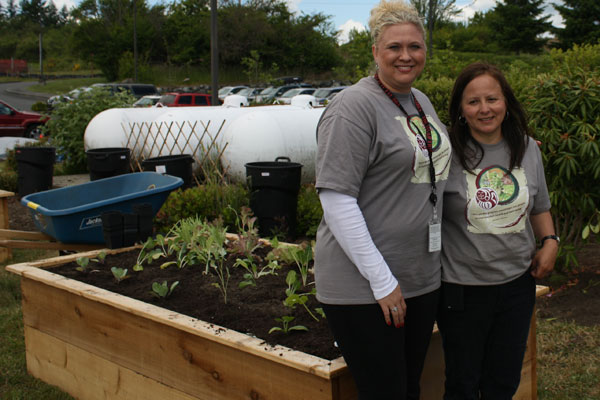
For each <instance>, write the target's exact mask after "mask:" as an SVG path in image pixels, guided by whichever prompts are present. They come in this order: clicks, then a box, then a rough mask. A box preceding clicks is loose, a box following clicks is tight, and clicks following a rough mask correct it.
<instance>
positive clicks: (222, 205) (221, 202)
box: [155, 183, 248, 233]
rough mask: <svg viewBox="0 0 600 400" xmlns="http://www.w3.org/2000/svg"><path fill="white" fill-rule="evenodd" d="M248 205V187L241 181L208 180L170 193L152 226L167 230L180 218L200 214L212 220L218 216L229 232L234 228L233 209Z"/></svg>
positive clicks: (234, 210)
mask: <svg viewBox="0 0 600 400" xmlns="http://www.w3.org/2000/svg"><path fill="white" fill-rule="evenodd" d="M247 205H248V190H247V189H246V188H245V187H244V186H243V185H241V184H227V185H225V184H223V185H222V184H216V183H214V184H213V183H209V184H205V185H202V186H198V187H193V188H190V189H187V190H177V191H174V192H172V193H171V194H170V195H169V197H168V198H167V201H166V202H165V204H164V205H163V206H162V207H161V209H160V211H159V212H158V213H157V215H156V219H155V226H156V227H157V229H158V230H159V231H160V232H163V233H166V232H167V231H168V230H169V229H170V228H171V227H172V226H173V225H174V224H175V223H177V221H179V220H180V219H185V218H190V217H196V216H198V217H201V218H205V219H206V220H207V221H213V220H215V219H217V218H218V217H219V216H221V217H222V218H223V224H224V225H225V226H227V228H228V230H229V231H230V232H234V231H235V229H236V216H237V215H236V212H239V210H240V209H241V208H242V206H247Z"/></svg>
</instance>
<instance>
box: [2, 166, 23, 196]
mask: <svg viewBox="0 0 600 400" xmlns="http://www.w3.org/2000/svg"><path fill="white" fill-rule="evenodd" d="M18 179H19V177H18V175H17V173H16V172H15V171H9V170H5V171H0V190H6V191H9V192H14V193H17V191H18V183H17V182H18Z"/></svg>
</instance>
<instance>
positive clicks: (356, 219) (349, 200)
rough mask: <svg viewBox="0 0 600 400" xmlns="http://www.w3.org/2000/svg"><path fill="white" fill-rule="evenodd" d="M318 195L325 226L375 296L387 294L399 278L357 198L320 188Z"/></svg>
mask: <svg viewBox="0 0 600 400" xmlns="http://www.w3.org/2000/svg"><path fill="white" fill-rule="evenodd" d="M319 199H320V200H321V206H322V208H323V218H324V219H325V222H326V223H327V226H328V227H329V229H330V230H331V232H332V233H333V236H334V237H335V239H336V240H337V242H338V243H339V244H340V246H341V248H342V250H344V252H345V253H346V255H347V256H348V258H350V260H351V261H352V262H353V263H354V265H355V266H356V268H357V269H358V271H359V272H360V274H361V275H362V276H363V277H365V279H367V280H368V281H369V284H370V286H371V290H372V291H373V296H374V297H375V299H376V300H379V299H382V298H384V297H385V296H387V295H389V294H390V293H391V292H392V291H393V290H394V289H395V288H396V286H397V285H398V281H397V280H396V278H395V277H394V275H392V272H391V271H390V268H389V267H388V265H387V263H386V262H385V260H384V259H383V256H382V255H381V253H380V252H379V250H378V249H377V247H376V246H375V243H374V242H373V239H372V238H371V234H370V233H369V229H368V228H367V223H366V222H365V218H364V216H363V214H362V211H361V210H360V207H359V206H358V202H357V200H356V198H354V197H352V196H349V195H346V194H343V193H340V192H336V191H335V190H331V189H321V190H319Z"/></svg>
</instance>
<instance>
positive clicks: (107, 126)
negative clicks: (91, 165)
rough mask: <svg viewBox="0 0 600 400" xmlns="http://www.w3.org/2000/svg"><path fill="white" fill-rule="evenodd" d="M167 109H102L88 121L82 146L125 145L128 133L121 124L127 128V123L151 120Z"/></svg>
mask: <svg viewBox="0 0 600 400" xmlns="http://www.w3.org/2000/svg"><path fill="white" fill-rule="evenodd" d="M167 111H168V109H167V108H166V107H148V108H110V109H108V110H104V111H102V112H101V113H99V114H97V115H96V116H95V117H94V118H92V120H91V121H90V122H89V123H88V126H87V127H86V129H85V134H84V137H83V143H84V148H85V149H86V150H89V149H98V148H103V147H126V145H127V138H128V136H129V135H128V134H127V133H126V132H125V130H124V129H123V126H125V127H126V129H129V125H130V124H133V123H142V122H152V121H154V120H155V119H156V118H157V117H158V116H159V115H161V114H162V113H165V112H167ZM121 124H122V125H121Z"/></svg>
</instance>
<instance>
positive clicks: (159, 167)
mask: <svg viewBox="0 0 600 400" xmlns="http://www.w3.org/2000/svg"><path fill="white" fill-rule="evenodd" d="M193 162H194V159H193V158H192V156H191V155H189V154H179V155H171V156H160V157H152V158H147V159H145V160H144V161H142V168H143V169H144V171H148V172H158V173H159V174H163V175H164V174H167V175H171V176H176V177H178V178H181V179H183V186H182V187H183V188H184V189H186V188H189V187H190V186H191V184H192V178H193V171H192V164H193Z"/></svg>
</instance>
